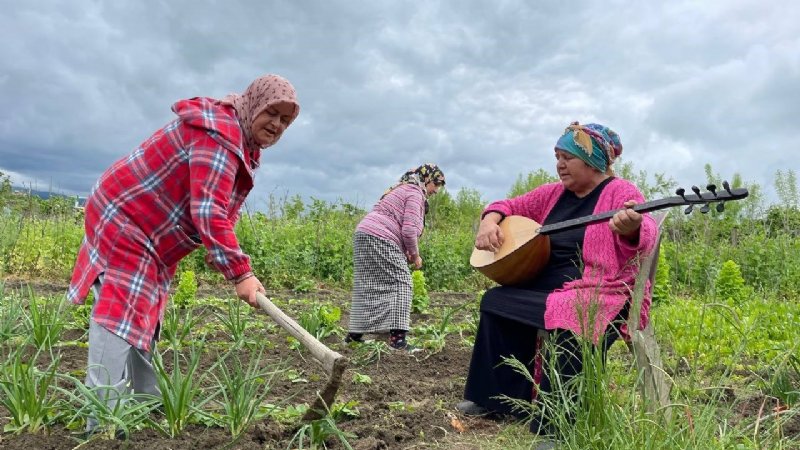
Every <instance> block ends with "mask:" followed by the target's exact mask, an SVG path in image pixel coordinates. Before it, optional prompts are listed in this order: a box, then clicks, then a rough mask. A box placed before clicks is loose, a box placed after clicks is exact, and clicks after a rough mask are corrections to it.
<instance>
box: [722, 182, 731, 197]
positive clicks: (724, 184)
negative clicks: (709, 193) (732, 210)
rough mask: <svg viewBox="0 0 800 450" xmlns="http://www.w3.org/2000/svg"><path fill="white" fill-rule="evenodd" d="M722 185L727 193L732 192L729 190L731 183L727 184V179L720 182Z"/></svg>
mask: <svg viewBox="0 0 800 450" xmlns="http://www.w3.org/2000/svg"><path fill="white" fill-rule="evenodd" d="M722 187H723V188H725V190H726V191H728V194H729V195H733V192H731V185H730V184H728V181H727V180H726V181H723V182H722Z"/></svg>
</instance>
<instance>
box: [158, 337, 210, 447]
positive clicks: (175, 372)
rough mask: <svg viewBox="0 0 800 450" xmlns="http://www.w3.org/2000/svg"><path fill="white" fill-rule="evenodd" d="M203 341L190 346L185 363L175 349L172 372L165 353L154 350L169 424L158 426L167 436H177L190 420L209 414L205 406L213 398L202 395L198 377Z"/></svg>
mask: <svg viewBox="0 0 800 450" xmlns="http://www.w3.org/2000/svg"><path fill="white" fill-rule="evenodd" d="M203 345H204V343H203V341H200V343H198V344H194V345H192V346H191V347H190V348H189V357H188V358H186V361H185V364H181V363H182V361H181V359H182V358H181V355H180V353H179V352H177V351H172V373H168V372H167V370H166V368H165V367H164V361H163V359H162V356H161V354H160V353H158V352H155V353H154V354H153V367H154V368H155V373H156V379H157V381H158V387H159V389H160V390H161V396H162V402H161V404H162V410H163V412H164V418H165V420H166V425H158V426H157V428H158V430H159V431H161V432H162V433H163V434H165V435H167V436H170V437H175V436H177V435H179V434H180V433H181V432H182V431H183V430H184V429H185V428H186V426H187V425H189V424H190V423H193V422H195V421H199V420H201V419H206V418H207V415H206V414H205V413H204V412H203V411H202V406H203V405H204V404H205V403H207V402H208V401H209V400H210V399H211V398H210V397H204V396H203V395H202V390H201V389H200V385H201V382H200V380H198V379H196V377H197V372H198V368H199V367H200V355H201V351H202V348H203ZM182 365H183V366H185V370H184V371H181V366H182Z"/></svg>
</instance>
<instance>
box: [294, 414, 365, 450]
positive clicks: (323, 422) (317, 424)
mask: <svg viewBox="0 0 800 450" xmlns="http://www.w3.org/2000/svg"><path fill="white" fill-rule="evenodd" d="M332 437H335V438H337V439H339V442H340V443H341V444H342V446H343V447H344V448H346V449H348V450H353V447H351V446H350V443H349V442H347V440H348V439H354V438H356V437H357V436H356V435H355V434H353V433H348V432H345V431H342V430H340V429H339V427H338V426H337V425H336V421H335V420H334V419H333V417H331V416H330V415H326V416H325V417H323V418H321V419H317V420H313V421H311V422H309V423H306V424H304V425H303V426H302V427H300V429H298V430H297V432H296V433H295V434H294V436H293V437H292V440H291V442H289V446H288V447H289V448H297V449H298V450H302V449H304V448H309V449H312V450H316V449H319V448H328V447H327V446H326V445H325V441H327V440H328V439H329V438H332ZM306 445H308V447H306Z"/></svg>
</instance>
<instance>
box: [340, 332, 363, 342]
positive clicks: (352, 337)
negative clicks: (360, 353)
mask: <svg viewBox="0 0 800 450" xmlns="http://www.w3.org/2000/svg"><path fill="white" fill-rule="evenodd" d="M351 342H356V343H359V344H363V343H364V335H363V334H353V333H347V336H345V338H344V343H345V344H349V343H351Z"/></svg>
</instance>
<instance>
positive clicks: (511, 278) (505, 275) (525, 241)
mask: <svg viewBox="0 0 800 450" xmlns="http://www.w3.org/2000/svg"><path fill="white" fill-rule="evenodd" d="M541 227H542V226H541V225H539V224H538V223H536V221H534V220H531V219H528V218H527V217H522V216H508V217H506V218H505V219H504V220H503V221H502V222H500V231H502V232H503V237H504V238H505V239H504V241H503V245H502V246H500V249H498V250H497V251H496V252H490V251H487V250H478V249H477V248H476V249H473V250H472V256H471V257H470V258H469V263H470V265H472V267H474V268H476V269H478V271H479V272H481V273H482V274H484V275H485V276H487V277H488V278H490V279H491V280H494V281H495V282H497V283H499V284H503V285H513V284H519V283H522V282H525V281H528V280H530V279H532V278H535V277H536V275H537V274H538V273H539V272H540V271H541V270H542V268H543V267H544V266H545V265H546V264H547V262H548V260H549V259H550V238H549V237H547V236H545V235H541V234H539V228H541Z"/></svg>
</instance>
